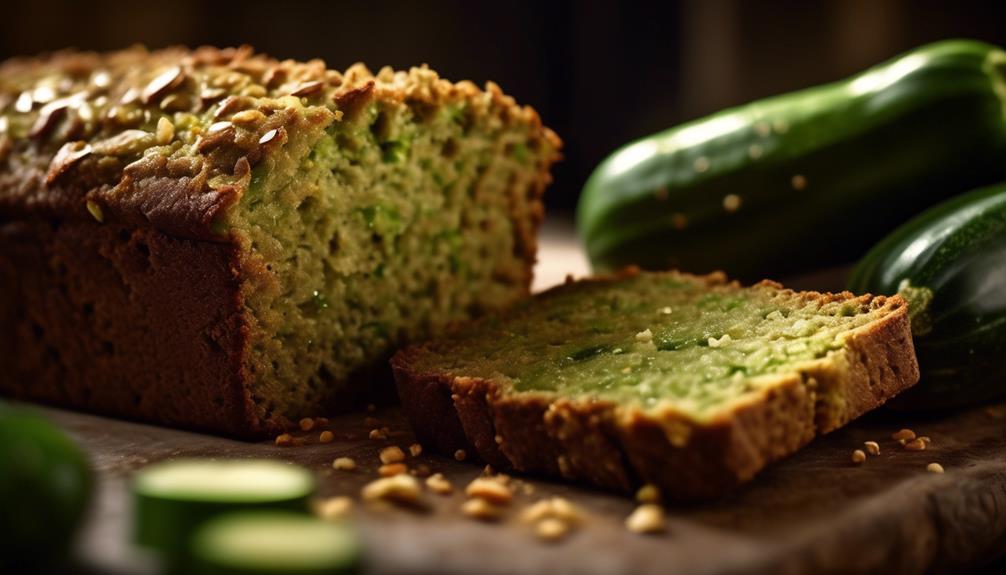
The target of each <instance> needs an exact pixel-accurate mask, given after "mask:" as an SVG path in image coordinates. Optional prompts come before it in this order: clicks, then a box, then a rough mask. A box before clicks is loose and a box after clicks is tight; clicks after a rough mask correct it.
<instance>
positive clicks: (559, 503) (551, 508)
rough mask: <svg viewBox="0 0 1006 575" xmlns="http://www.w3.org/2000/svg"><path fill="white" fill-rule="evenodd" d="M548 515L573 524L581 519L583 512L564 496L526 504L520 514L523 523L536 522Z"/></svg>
mask: <svg viewBox="0 0 1006 575" xmlns="http://www.w3.org/2000/svg"><path fill="white" fill-rule="evenodd" d="M550 517H551V518H556V519H560V520H562V521H563V522H565V523H567V524H570V525H575V524H577V523H580V521H581V520H582V519H583V512H582V511H580V508H579V507H577V506H576V505H574V504H573V503H572V502H570V501H569V500H568V499H566V498H564V497H552V498H549V499H542V500H541V501H536V502H535V503H532V504H531V505H528V506H527V507H525V508H524V511H523V512H522V513H521V516H520V518H521V521H523V522H525V523H537V522H539V521H541V520H543V519H546V518H550Z"/></svg>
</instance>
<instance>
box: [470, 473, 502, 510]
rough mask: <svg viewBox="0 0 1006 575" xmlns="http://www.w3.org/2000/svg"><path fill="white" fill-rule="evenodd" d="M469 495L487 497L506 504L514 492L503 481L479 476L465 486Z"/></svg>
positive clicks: (490, 500) (491, 500) (489, 499)
mask: <svg viewBox="0 0 1006 575" xmlns="http://www.w3.org/2000/svg"><path fill="white" fill-rule="evenodd" d="M465 493H466V494H467V495H468V497H476V498H479V499H485V500H486V501H489V502H491V503H495V504H497V505H506V504H507V503H510V501H511V500H512V499H513V492H512V491H510V488H509V487H507V486H506V485H504V484H503V482H502V481H500V480H498V479H494V478H488V477H477V478H475V479H474V480H472V482H471V483H469V484H468V487H467V488H465Z"/></svg>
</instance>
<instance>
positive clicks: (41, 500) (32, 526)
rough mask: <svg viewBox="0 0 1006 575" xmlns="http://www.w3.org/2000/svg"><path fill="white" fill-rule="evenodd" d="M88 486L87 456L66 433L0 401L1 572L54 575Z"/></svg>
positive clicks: (81, 513) (80, 516)
mask: <svg viewBox="0 0 1006 575" xmlns="http://www.w3.org/2000/svg"><path fill="white" fill-rule="evenodd" d="M92 485H93V479H92V476H91V469H90V465H89V464H88V461H87V457H86V456H85V455H84V453H83V452H82V451H81V450H80V449H79V448H78V447H77V445H76V444H74V443H73V441H71V440H70V438H69V437H67V436H66V434H64V433H63V432H62V431H60V430H59V429H58V428H56V427H55V426H54V425H52V424H51V423H49V422H48V421H46V420H45V419H43V418H41V417H39V416H37V415H35V414H34V413H32V412H30V411H28V410H24V409H21V408H17V407H9V406H7V405H6V404H5V403H3V402H0V533H2V534H3V536H2V537H0V573H35V572H46V571H53V572H58V571H59V569H58V568H57V566H58V565H59V564H60V563H61V562H62V561H64V560H65V559H66V556H67V553H68V551H69V547H70V542H71V540H72V538H73V535H74V533H75V532H76V530H77V528H78V527H79V526H80V523H81V521H82V520H83V518H84V515H85V512H86V510H87V507H88V503H89V501H90V498H91V491H92Z"/></svg>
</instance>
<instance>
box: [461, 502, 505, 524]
mask: <svg viewBox="0 0 1006 575" xmlns="http://www.w3.org/2000/svg"><path fill="white" fill-rule="evenodd" d="M461 512H462V513H464V514H465V515H467V516H468V517H471V518H474V519H478V520H481V521H495V520H497V519H499V518H500V516H501V515H502V514H503V510H502V509H500V508H499V507H498V506H496V505H494V504H492V503H490V502H489V501H486V500H485V499H481V498H478V497H476V498H475V499H469V500H468V501H465V502H464V503H462V504H461Z"/></svg>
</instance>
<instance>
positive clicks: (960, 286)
mask: <svg viewBox="0 0 1006 575" xmlns="http://www.w3.org/2000/svg"><path fill="white" fill-rule="evenodd" d="M849 289H850V290H853V291H855V292H857V293H863V292H871V293H875V294H894V293H900V294H901V295H902V296H904V297H905V299H907V300H908V302H909V312H910V313H911V316H912V334H913V339H914V341H915V350H916V353H917V355H918V357H919V366H920V368H921V369H922V379H921V381H920V382H919V384H918V385H917V386H915V387H914V388H913V389H910V390H909V391H908V392H906V393H905V394H902V395H901V396H899V397H898V398H897V399H898V402H897V405H900V406H901V407H907V408H916V409H936V408H944V407H958V406H962V405H967V404H971V403H977V402H981V401H984V400H987V399H990V398H993V397H996V396H998V395H1002V394H1003V393H1004V392H1006V184H997V185H995V186H991V187H988V188H983V189H980V190H976V191H974V192H971V193H969V194H965V195H963V196H959V197H957V198H954V199H952V200H950V201H948V202H945V203H943V204H940V205H937V206H935V207H933V208H931V209H929V210H927V211H926V212H924V213H922V214H921V215H919V216H918V217H916V218H914V219H912V220H911V221H909V222H908V223H906V224H904V225H903V226H901V227H900V228H898V229H897V230H895V231H894V232H893V233H892V234H891V235H889V236H888V237H886V238H885V239H884V240H883V241H882V242H880V243H879V244H877V246H876V247H874V248H873V249H872V250H871V251H870V252H869V253H868V254H867V255H866V257H864V258H863V260H862V261H861V262H860V263H859V264H858V265H857V266H856V268H855V270H853V274H852V277H851V278H850V280H849Z"/></svg>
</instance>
